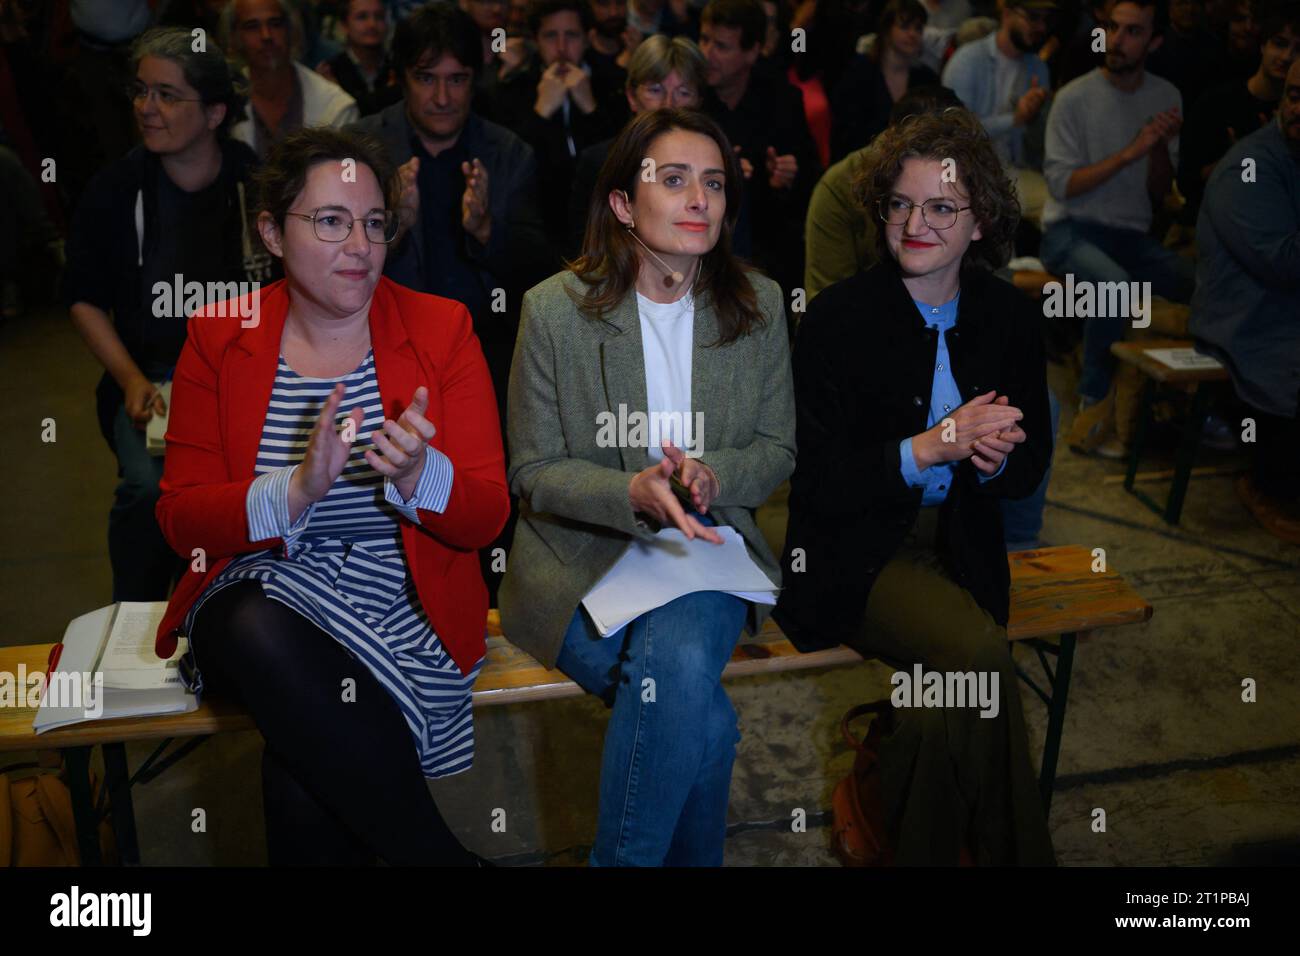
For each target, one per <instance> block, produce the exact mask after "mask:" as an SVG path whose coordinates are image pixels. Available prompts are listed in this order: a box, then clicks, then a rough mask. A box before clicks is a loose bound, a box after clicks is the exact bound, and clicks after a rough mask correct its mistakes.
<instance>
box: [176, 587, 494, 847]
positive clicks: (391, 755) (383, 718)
mask: <svg viewBox="0 0 1300 956" xmlns="http://www.w3.org/2000/svg"><path fill="white" fill-rule="evenodd" d="M193 630H194V632H195V633H194V650H195V659H196V661H195V662H196V664H197V665H198V668H199V670H200V671H201V672H202V674H203V683H204V687H205V688H207V689H212V690H215V691H216V692H218V693H220V694H223V695H227V696H230V697H232V698H237V699H239V700H241V701H242V703H243V704H244V706H245V707H247V708H248V710H249V712H250V713H251V714H252V715H253V720H254V721H255V722H256V723H257V728H258V730H260V731H261V732H262V737H263V738H264V739H265V742H266V749H265V750H264V752H263V754H262V803H263V810H264V813H265V815H266V843H267V854H268V857H269V860H270V863H271V865H272V866H279V865H294V864H299V865H302V864H307V865H320V864H361V863H368V862H373V859H374V857H375V856H379V857H380V858H381V859H383V860H384V861H385V862H387V863H389V864H391V865H394V866H397V865H418V864H426V865H441V866H446V865H456V864H459V865H472V864H473V862H474V857H473V856H472V855H471V854H470V853H469V852H468V851H467V850H466V849H465V848H464V847H463V846H461V844H460V842H459V841H458V840H457V839H456V837H455V836H453V835H452V832H451V831H450V830H449V829H448V828H447V824H446V823H445V822H443V819H442V815H441V814H440V813H439V812H438V806H437V804H436V803H434V800H433V796H432V795H431V794H430V793H429V787H428V784H427V783H426V782H425V778H424V774H423V772H422V771H421V769H420V761H419V755H418V754H417V753H416V749H415V744H414V741H413V739H412V737H411V731H410V729H409V728H408V726H407V724H406V720H405V719H404V718H403V717H402V714H401V711H400V710H399V709H398V707H397V704H396V703H395V702H394V701H393V699H392V697H391V696H390V695H389V693H388V691H386V690H385V689H384V688H383V686H382V685H381V684H379V683H378V682H377V681H376V680H375V679H374V677H373V676H372V675H371V673H370V671H368V670H367V669H366V668H365V666H364V665H362V664H360V663H359V662H357V661H356V660H354V659H353V658H352V657H351V656H350V655H349V654H348V653H347V652H346V651H345V650H344V649H343V648H342V646H340V645H339V644H338V642H337V641H335V640H334V639H333V638H332V637H331V636H330V635H328V634H326V633H325V632H324V631H322V630H320V628H318V627H316V625H314V624H312V623H311V621H309V620H307V619H306V618H305V617H303V616H302V615H300V614H298V613H296V612H295V611H293V610H291V609H290V608H289V607H287V606H286V605H284V604H282V603H280V602H279V601H275V600H272V599H271V598H268V597H267V596H266V595H265V594H263V593H262V586H261V584H260V583H259V582H256V581H240V582H238V583H237V584H232V585H228V586H226V587H225V588H223V589H222V590H220V591H218V592H217V593H216V594H214V595H213V596H212V597H211V598H209V599H208V600H207V601H206V602H205V603H204V605H203V607H202V608H201V609H200V611H199V613H198V615H197V616H196V619H195V623H194V628H193ZM347 679H351V680H353V681H355V687H356V692H355V694H351V693H349V694H348V695H347V696H348V698H349V699H348V700H346V701H345V700H344V684H343V682H344V680H347ZM353 697H355V700H353V699H352V698H353Z"/></svg>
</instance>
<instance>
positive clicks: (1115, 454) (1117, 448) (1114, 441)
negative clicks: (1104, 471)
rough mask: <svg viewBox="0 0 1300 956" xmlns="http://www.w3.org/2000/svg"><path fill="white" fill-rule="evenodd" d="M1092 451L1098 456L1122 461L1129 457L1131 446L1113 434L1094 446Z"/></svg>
mask: <svg viewBox="0 0 1300 956" xmlns="http://www.w3.org/2000/svg"><path fill="white" fill-rule="evenodd" d="M1092 453H1093V454H1094V455H1096V456H1097V457H1098V458H1109V459H1110V460H1111V461H1121V460H1123V459H1125V458H1128V457H1129V447H1128V445H1126V444H1124V443H1123V442H1122V441H1120V440H1119V439H1118V438H1116V437H1115V436H1114V435H1112V436H1111V437H1110V438H1107V439H1106V440H1105V441H1104V442H1102V443H1101V444H1100V445H1098V446H1097V447H1096V448H1094V449H1093V450H1092Z"/></svg>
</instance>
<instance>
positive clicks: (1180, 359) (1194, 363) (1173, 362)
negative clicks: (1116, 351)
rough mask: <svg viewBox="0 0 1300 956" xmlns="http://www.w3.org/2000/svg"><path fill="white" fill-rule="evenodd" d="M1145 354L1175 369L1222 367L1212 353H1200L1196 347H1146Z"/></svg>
mask: <svg viewBox="0 0 1300 956" xmlns="http://www.w3.org/2000/svg"><path fill="white" fill-rule="evenodd" d="M1146 354H1147V355H1150V356H1151V357H1152V358H1153V359H1155V360H1156V361H1157V362H1159V363H1160V364H1161V365H1168V366H1169V367H1170V368H1177V369H1188V370H1192V369H1203V368H1223V363H1222V362H1220V361H1219V360H1218V359H1216V358H1215V357H1214V356H1213V355H1202V354H1201V353H1200V352H1198V351H1196V349H1190V348H1189V349H1146Z"/></svg>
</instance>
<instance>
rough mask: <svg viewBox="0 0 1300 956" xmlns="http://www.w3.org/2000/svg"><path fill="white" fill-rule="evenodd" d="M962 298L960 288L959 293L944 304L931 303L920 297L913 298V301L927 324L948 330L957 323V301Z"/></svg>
mask: <svg viewBox="0 0 1300 956" xmlns="http://www.w3.org/2000/svg"><path fill="white" fill-rule="evenodd" d="M960 299H961V291H960V290H958V292H957V294H956V295H955V296H953V298H952V299H951V300H950V301H948V302H945V303H944V304H943V305H931V304H930V303H928V302H922V301H921V300H920V299H913V300H912V302H913V303H914V304H915V305H916V309H917V311H918V312H920V313H921V319H922V320H923V321H924V322H925V324H926V325H927V326H929V327H930V328H936V329H939V330H940V331H942V332H946V331H948V330H949V329H950V328H952V327H953V326H954V325H956V324H957V303H958V301H960Z"/></svg>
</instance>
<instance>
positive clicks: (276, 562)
mask: <svg viewBox="0 0 1300 956" xmlns="http://www.w3.org/2000/svg"><path fill="white" fill-rule="evenodd" d="M336 381H338V380H336V379H319V378H308V377H305V376H301V375H298V374H297V373H296V372H294V371H293V369H291V368H290V367H289V366H288V364H287V363H286V362H285V361H284V358H283V357H281V358H280V361H279V365H278V368H277V370H276V377H275V385H274V388H273V390H272V393H271V403H270V406H269V408H268V410H267V416H266V424H265V426H264V427H263V430H262V439H261V443H260V445H259V447H258V453H257V464H256V466H255V470H256V471H257V473H258V475H259V477H258V478H257V479H256V480H255V481H254V482H253V486H252V487H251V488H250V490H249V495H248V517H249V528H250V534H251V538H252V540H253V541H258V540H262V539H264V538H270V537H283V538H284V542H285V547H284V551H283V552H280V553H276V552H273V551H271V550H270V549H267V550H262V551H254V552H249V553H246V554H242V555H239V556H237V557H236V558H235V559H234V560H232V561H231V562H230V564H229V565H227V566H226V567H225V568H224V569H223V570H222V572H221V574H219V575H218V576H217V577H216V578H215V579H214V580H213V582H212V584H211V585H209V587H208V588H207V589H206V590H205V591H204V593H203V594H202V595H201V596H200V597H199V599H198V600H197V601H196V602H195V603H194V606H193V607H192V608H191V609H190V612H189V616H188V618H187V620H186V626H185V631H186V633H187V634H188V633H192V624H193V619H194V615H195V614H196V613H197V611H198V609H199V608H200V607H201V606H202V604H203V602H204V601H206V600H207V598H208V597H210V596H211V595H212V594H214V593H215V592H216V591H217V590H219V589H220V588H222V587H225V586H227V585H229V584H232V583H234V582H236V581H246V580H255V581H260V582H261V584H262V590H263V592H264V593H265V594H266V596H267V597H270V598H273V599H274V600H277V601H280V602H282V603H284V604H286V605H288V606H289V607H290V608H292V609H293V610H295V611H297V612H298V613H299V614H302V615H303V616H304V617H306V618H307V619H308V620H310V621H311V622H312V623H314V624H315V625H316V626H317V627H319V628H321V629H322V630H324V631H326V632H327V633H329V634H330V635H332V636H333V637H334V639H335V640H336V641H338V642H339V643H340V644H342V645H343V647H344V648H346V649H347V651H348V652H349V654H351V655H352V657H353V658H354V659H356V660H358V661H360V662H361V663H362V664H364V665H365V667H366V668H367V669H368V670H369V671H370V672H371V674H373V675H374V677H375V679H376V680H377V681H378V682H379V683H380V684H381V685H382V686H383V687H384V688H385V689H386V690H387V691H388V693H389V694H391V695H392V697H393V700H394V701H395V702H396V703H397V705H398V708H399V709H400V710H401V712H402V715H403V717H404V718H405V719H406V723H407V725H408V727H409V728H410V730H411V733H412V735H413V736H414V738H415V746H416V750H417V751H418V753H419V755H420V764H421V768H422V769H423V771H424V774H425V776H426V777H444V776H449V775H451V774H455V773H460V772H461V771H464V770H468V769H469V767H470V764H471V763H472V761H473V757H474V725H473V715H472V710H471V700H470V692H471V690H472V688H473V685H474V679H475V677H476V676H477V675H478V671H479V669H480V668H481V667H482V661H480V662H479V663H478V664H477V665H476V666H475V667H474V669H473V671H472V672H471V673H470V674H468V675H462V674H461V673H460V670H459V669H458V668H457V667H456V664H455V662H454V661H453V660H452V659H451V657H450V656H449V655H448V654H447V653H446V651H445V650H444V649H443V647H442V643H441V641H439V639H438V636H437V635H436V634H435V633H434V632H433V627H432V625H431V624H430V623H429V620H428V617H427V616H426V615H425V613H424V609H423V608H422V607H421V605H420V599H419V596H418V594H417V593H416V590H415V584H414V581H413V580H412V578H411V576H410V574H409V572H408V569H407V566H406V560H405V556H404V551H403V547H402V540H401V530H400V526H399V524H398V516H399V514H403V513H404V514H406V515H407V516H408V517H409V518H411V519H412V520H418V518H417V517H416V505H417V504H418V505H419V507H421V508H426V509H429V510H434V511H441V510H442V509H443V508H445V507H446V502H447V498H448V497H449V495H450V493H451V482H452V480H453V475H452V468H451V463H450V461H448V459H447V458H446V456H444V455H442V454H441V453H440V452H438V451H436V450H435V449H432V448H428V449H427V451H426V454H427V456H428V457H427V458H426V461H425V467H424V470H423V472H422V474H421V477H420V482H419V487H417V489H416V491H415V493H414V494H413V495H412V497H411V500H410V502H407V503H403V502H402V499H401V496H400V494H399V493H398V491H397V489H396V487H395V486H394V485H393V484H392V482H390V481H386V480H385V479H384V477H383V476H382V475H380V474H379V473H378V472H376V471H375V470H374V469H373V468H371V467H370V465H369V464H368V463H367V462H366V460H365V452H366V450H367V449H370V448H373V447H374V445H373V442H372V441H371V438H370V435H371V433H372V432H374V431H376V430H378V429H379V428H381V427H382V426H383V422H384V413H383V405H382V402H381V400H380V395H379V384H378V380H377V378H376V376H375V364H374V353H373V351H372V352H370V353H369V354H367V356H366V358H365V360H364V361H363V362H362V364H361V365H360V366H359V367H358V368H357V369H356V370H354V371H353V372H351V373H349V374H348V375H346V376H344V377H343V378H342V381H343V383H344V388H345V393H344V397H343V401H342V402H341V403H340V405H339V412H338V420H339V421H340V422H341V421H342V420H343V419H344V418H345V417H346V416H347V413H348V412H349V411H350V410H352V409H353V408H356V407H358V406H360V407H361V408H362V409H363V410H364V413H365V419H364V422H363V424H362V427H361V428H360V429H358V431H357V438H356V441H355V442H354V444H353V446H352V450H351V455H350V456H349V460H348V464H347V465H346V466H345V467H344V469H343V473H342V474H341V475H340V476H339V477H338V479H336V480H335V482H334V485H333V487H332V488H330V491H329V493H328V494H327V495H326V496H325V497H324V498H323V499H321V500H320V501H318V502H315V503H314V504H313V505H311V506H310V507H309V508H308V509H307V510H306V511H304V512H303V514H302V515H301V516H300V517H299V519H298V520H297V521H296V522H295V523H294V524H293V526H292V527H289V520H288V486H289V479H290V477H291V476H292V473H293V471H294V466H295V465H297V464H298V463H299V462H301V461H302V459H303V457H304V455H305V454H306V450H307V441H308V439H309V437H310V435H311V430H312V427H313V426H314V424H315V421H316V418H317V416H318V415H319V414H320V409H321V407H322V406H323V405H324V404H325V401H326V399H327V398H328V397H329V394H330V392H331V391H332V390H333V388H334V385H335V383H336ZM191 647H192V649H193V650H194V652H195V665H196V670H197V666H198V665H199V664H201V660H202V649H201V648H193V645H191ZM195 683H196V685H197V686H198V687H200V688H201V680H199V679H196V680H195Z"/></svg>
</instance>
